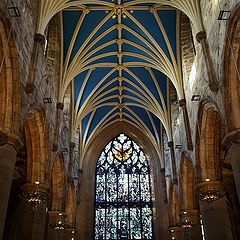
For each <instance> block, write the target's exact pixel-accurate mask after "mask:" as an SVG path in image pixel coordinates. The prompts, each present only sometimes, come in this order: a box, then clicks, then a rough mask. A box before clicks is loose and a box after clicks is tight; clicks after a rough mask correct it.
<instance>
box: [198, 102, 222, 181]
mask: <svg viewBox="0 0 240 240" xmlns="http://www.w3.org/2000/svg"><path fill="white" fill-rule="evenodd" d="M196 126H197V129H196V163H197V166H196V167H197V177H198V182H202V181H205V180H206V179H210V180H211V181H217V180H221V171H220V159H221V140H222V137H223V135H224V134H223V133H224V128H223V124H222V118H221V115H220V112H219V110H218V108H217V106H216V105H215V104H214V103H212V102H210V101H208V100H205V101H203V102H201V104H200V107H199V111H198V122H197V125H196Z"/></svg>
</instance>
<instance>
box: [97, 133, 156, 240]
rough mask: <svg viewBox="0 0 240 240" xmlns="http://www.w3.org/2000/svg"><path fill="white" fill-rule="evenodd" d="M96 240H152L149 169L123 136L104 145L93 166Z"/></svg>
mask: <svg viewBox="0 0 240 240" xmlns="http://www.w3.org/2000/svg"><path fill="white" fill-rule="evenodd" d="M97 239H98V240H100V239H103V240H105V239H142V240H143V239H153V231H152V201H151V188H150V175H149V165H148V162H147V159H146V157H145V155H144V153H143V151H142V150H141V148H140V147H139V146H138V145H137V144H136V143H135V142H134V141H132V140H131V139H130V138H129V137H127V136H126V135H124V134H120V135H119V136H118V137H116V138H114V139H113V140H112V141H111V142H110V143H108V144H107V146H106V147H105V149H104V151H103V152H102V153H101V155H100V157H99V159H98V162H97V168H96V196H95V240H97Z"/></svg>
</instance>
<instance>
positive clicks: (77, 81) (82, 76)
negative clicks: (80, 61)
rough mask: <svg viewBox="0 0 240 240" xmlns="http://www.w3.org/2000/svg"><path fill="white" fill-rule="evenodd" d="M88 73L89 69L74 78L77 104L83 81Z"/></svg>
mask: <svg viewBox="0 0 240 240" xmlns="http://www.w3.org/2000/svg"><path fill="white" fill-rule="evenodd" d="M86 75H87V71H84V72H82V73H81V74H79V75H77V76H76V77H75V78H74V101H75V104H76V101H77V98H78V95H79V92H80V89H81V87H82V84H83V81H84V79H85V77H86Z"/></svg>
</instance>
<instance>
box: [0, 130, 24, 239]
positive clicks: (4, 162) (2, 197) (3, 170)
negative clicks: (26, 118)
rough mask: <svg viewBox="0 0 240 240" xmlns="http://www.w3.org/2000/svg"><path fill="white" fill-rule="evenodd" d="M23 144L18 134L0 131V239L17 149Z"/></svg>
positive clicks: (0, 237)
mask: <svg viewBox="0 0 240 240" xmlns="http://www.w3.org/2000/svg"><path fill="white" fill-rule="evenodd" d="M22 146H23V145H22V142H21V140H20V139H19V138H18V137H17V136H15V135H13V134H10V133H9V134H7V133H5V132H3V131H0V239H2V234H3V228H4V223H5V218H6V213H7V207H8V199H9V194H10V189H11V183H12V177H13V171H14V167H15V162H16V156H17V151H19V150H20V149H21V148H22Z"/></svg>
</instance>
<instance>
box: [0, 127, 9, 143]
mask: <svg viewBox="0 0 240 240" xmlns="http://www.w3.org/2000/svg"><path fill="white" fill-rule="evenodd" d="M8 140H9V138H8V135H7V133H5V132H3V131H1V130H0V146H3V145H5V144H7V143H8Z"/></svg>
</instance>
